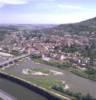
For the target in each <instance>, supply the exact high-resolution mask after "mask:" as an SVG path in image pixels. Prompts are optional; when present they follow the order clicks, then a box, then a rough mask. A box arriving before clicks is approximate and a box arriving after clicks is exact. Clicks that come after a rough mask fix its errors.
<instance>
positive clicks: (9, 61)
mask: <svg viewBox="0 0 96 100" xmlns="http://www.w3.org/2000/svg"><path fill="white" fill-rule="evenodd" d="M28 56H29V54H25V55H21V56H17V57H15V58H12V59H9V60H7V61H4V62H2V63H0V68H2V67H6V66H8V65H11V64H14V63H16V62H18V61H19V60H20V59H22V58H25V57H28Z"/></svg>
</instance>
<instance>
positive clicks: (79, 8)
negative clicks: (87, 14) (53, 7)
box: [57, 4, 83, 10]
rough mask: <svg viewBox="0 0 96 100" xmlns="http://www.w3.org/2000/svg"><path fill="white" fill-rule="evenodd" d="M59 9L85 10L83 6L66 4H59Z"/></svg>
mask: <svg viewBox="0 0 96 100" xmlns="http://www.w3.org/2000/svg"><path fill="white" fill-rule="evenodd" d="M57 6H58V7H59V8H63V9H73V10H75V9H76V10H82V9H83V8H82V7H81V6H76V5H67V4H66V5H65V4H58V5H57Z"/></svg>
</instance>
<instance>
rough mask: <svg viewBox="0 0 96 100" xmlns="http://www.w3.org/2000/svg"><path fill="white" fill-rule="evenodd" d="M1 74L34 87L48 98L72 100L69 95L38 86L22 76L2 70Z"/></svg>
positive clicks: (30, 87) (52, 99)
mask: <svg viewBox="0 0 96 100" xmlns="http://www.w3.org/2000/svg"><path fill="white" fill-rule="evenodd" d="M0 76H1V77H3V78H6V79H8V80H10V81H13V82H16V83H18V84H20V85H23V86H24V87H26V88H28V89H32V91H35V92H36V93H38V94H40V95H42V96H44V97H46V98H47V99H48V100H49V99H50V100H70V99H69V98H67V97H64V96H61V95H59V94H57V93H54V92H52V91H49V90H47V89H45V88H43V87H40V86H37V85H36V84H33V83H31V82H29V81H27V80H24V79H21V78H20V77H17V76H14V75H9V74H8V73H3V72H0Z"/></svg>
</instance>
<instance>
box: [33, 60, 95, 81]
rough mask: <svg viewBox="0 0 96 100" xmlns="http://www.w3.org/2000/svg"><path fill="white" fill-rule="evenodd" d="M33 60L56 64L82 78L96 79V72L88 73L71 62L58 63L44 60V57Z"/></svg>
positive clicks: (51, 64)
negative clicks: (93, 73)
mask: <svg viewBox="0 0 96 100" xmlns="http://www.w3.org/2000/svg"><path fill="white" fill-rule="evenodd" d="M32 60H33V61H35V62H38V63H42V64H47V65H50V66H54V67H57V68H60V69H64V70H67V71H70V72H71V73H73V74H75V75H77V76H80V77H82V78H86V79H89V80H93V81H96V74H95V75H90V74H89V73H86V72H84V71H82V70H80V69H77V68H74V66H73V67H72V65H71V64H70V63H62V64H61V63H58V62H51V61H49V62H47V61H43V60H42V59H32Z"/></svg>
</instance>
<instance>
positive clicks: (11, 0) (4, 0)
mask: <svg viewBox="0 0 96 100" xmlns="http://www.w3.org/2000/svg"><path fill="white" fill-rule="evenodd" d="M29 1H30V0H0V7H3V6H5V5H8V4H9V5H22V4H27V3H29Z"/></svg>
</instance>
